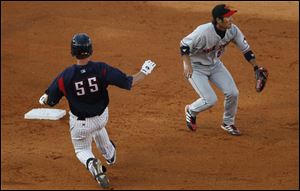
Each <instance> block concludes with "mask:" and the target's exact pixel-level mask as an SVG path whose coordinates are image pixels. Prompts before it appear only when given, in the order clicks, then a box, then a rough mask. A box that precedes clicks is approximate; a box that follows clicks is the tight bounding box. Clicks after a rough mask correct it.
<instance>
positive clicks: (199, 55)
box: [180, 23, 250, 65]
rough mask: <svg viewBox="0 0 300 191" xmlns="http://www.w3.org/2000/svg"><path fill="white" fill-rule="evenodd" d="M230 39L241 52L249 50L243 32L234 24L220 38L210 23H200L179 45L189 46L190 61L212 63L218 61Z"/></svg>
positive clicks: (203, 63) (204, 63)
mask: <svg viewBox="0 0 300 191" xmlns="http://www.w3.org/2000/svg"><path fill="white" fill-rule="evenodd" d="M231 41H232V42H234V43H235V44H236V45H237V47H238V48H239V49H240V50H241V51H242V52H243V53H246V52H247V51H248V50H250V46H249V44H248V43H247V41H246V40H245V37H244V35H243V33H242V32H241V31H240V29H239V28H238V27H237V26H236V25H234V24H232V25H231V27H230V28H229V29H227V30H226V33H225V36H224V38H222V39H221V37H220V36H219V35H218V34H217V32H216V31H215V29H214V25H213V24H212V23H206V24H203V25H200V26H198V27H197V28H196V29H195V30H194V31H193V32H192V33H191V34H189V35H188V36H186V37H185V38H183V39H182V41H181V42H180V46H188V47H189V49H190V55H189V56H190V58H191V62H192V63H197V62H200V63H201V64H202V65H214V64H215V63H217V62H219V61H220V57H221V55H222V54H223V53H224V51H225V47H226V46H227V45H228V44H229V43H230V42H231Z"/></svg>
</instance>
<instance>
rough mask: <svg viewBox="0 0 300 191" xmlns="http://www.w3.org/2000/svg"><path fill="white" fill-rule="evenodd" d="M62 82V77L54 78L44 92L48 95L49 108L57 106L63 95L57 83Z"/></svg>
mask: <svg viewBox="0 0 300 191" xmlns="http://www.w3.org/2000/svg"><path fill="white" fill-rule="evenodd" d="M62 80H63V78H62V75H61V74H60V75H59V76H58V77H56V78H55V79H54V80H53V81H52V83H51V85H50V86H49V87H48V89H47V90H46V91H45V93H46V94H47V95H48V100H47V104H48V105H50V106H54V105H56V104H58V102H59V100H60V99H61V98H62V96H63V95H64V94H63V92H62V91H61V90H60V88H59V83H61V81H62Z"/></svg>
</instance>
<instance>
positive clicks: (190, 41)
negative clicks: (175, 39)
mask: <svg viewBox="0 0 300 191" xmlns="http://www.w3.org/2000/svg"><path fill="white" fill-rule="evenodd" d="M180 46H188V47H189V49H190V52H191V53H193V51H194V50H196V49H197V50H199V49H202V48H203V47H204V46H205V40H204V36H203V35H202V31H201V29H200V28H199V27H198V28H197V29H195V30H194V31H193V32H192V33H191V34H189V35H188V36H186V37H184V38H183V39H182V40H181V42H180Z"/></svg>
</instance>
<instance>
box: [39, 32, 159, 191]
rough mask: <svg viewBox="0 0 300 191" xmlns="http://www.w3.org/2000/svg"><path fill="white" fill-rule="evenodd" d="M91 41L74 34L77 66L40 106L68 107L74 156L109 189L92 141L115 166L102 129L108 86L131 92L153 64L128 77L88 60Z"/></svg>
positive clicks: (57, 82)
mask: <svg viewBox="0 0 300 191" xmlns="http://www.w3.org/2000/svg"><path fill="white" fill-rule="evenodd" d="M92 53H93V48H92V41H91V39H90V37H89V36H88V35H87V34H85V33H78V34H75V35H74V36H73V38H72V41H71V54H72V56H73V57H76V59H77V64H74V65H72V66H70V67H68V68H66V69H65V70H64V71H63V72H62V73H61V74H59V75H58V76H57V78H55V79H54V81H53V82H52V84H51V85H50V86H49V88H48V89H47V90H46V91H45V94H44V95H42V96H41V98H40V100H39V102H40V104H45V105H49V106H54V105H56V104H57V103H58V102H59V100H60V99H61V98H62V96H65V97H66V99H67V100H68V103H69V107H70V112H69V114H70V120H69V123H70V134H71V138H72V143H73V146H74V149H75V153H76V156H77V158H78V159H79V160H80V162H81V163H82V164H83V165H85V167H86V168H87V169H88V170H89V171H90V172H91V174H92V175H93V176H94V178H95V179H96V181H97V182H98V184H100V186H101V187H103V188H108V187H109V180H108V178H107V174H106V168H105V166H104V165H103V164H102V163H101V161H100V160H99V159H96V158H95V156H94V154H93V153H92V139H94V141H95V143H96V145H97V148H98V149H99V150H100V151H101V153H102V155H103V157H104V158H105V159H106V162H107V164H108V165H112V164H114V163H115V162H116V147H115V145H114V143H113V142H112V141H111V140H110V139H109V136H108V134H107V131H106V129H105V126H106V123H107V121H108V103H109V96H108V91H107V87H108V85H115V86H118V87H119V88H123V89H127V90H130V89H131V88H132V86H134V85H135V84H137V82H139V81H141V80H142V79H144V77H145V76H147V75H148V74H150V73H151V71H152V70H153V69H154V67H155V65H156V64H155V63H154V62H152V61H151V60H147V61H145V63H144V64H143V65H142V68H141V71H140V72H138V73H136V74H134V75H132V76H128V75H126V74H124V73H123V72H122V71H120V70H119V69H117V68H114V67H112V66H110V65H108V64H106V63H104V62H95V61H92V60H91V59H90V56H91V55H92Z"/></svg>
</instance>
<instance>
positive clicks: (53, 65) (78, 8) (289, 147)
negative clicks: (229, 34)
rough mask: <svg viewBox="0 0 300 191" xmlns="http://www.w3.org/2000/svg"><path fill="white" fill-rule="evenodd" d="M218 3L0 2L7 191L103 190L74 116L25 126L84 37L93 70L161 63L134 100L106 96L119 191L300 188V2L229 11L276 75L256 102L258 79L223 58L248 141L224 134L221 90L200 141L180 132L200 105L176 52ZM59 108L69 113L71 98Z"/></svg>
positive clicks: (232, 53)
mask: <svg viewBox="0 0 300 191" xmlns="http://www.w3.org/2000/svg"><path fill="white" fill-rule="evenodd" d="M217 3H219V2H187V3H183V2H182V3H180V2H3V1H2V2H1V189H99V187H98V185H97V184H96V182H95V181H94V180H93V179H92V176H91V175H90V173H89V172H88V171H87V170H86V169H85V168H84V166H83V165H82V164H81V163H80V162H79V160H78V159H77V158H76V156H75V153H74V150H73V146H72V143H71V139H70V134H69V124H68V116H65V117H64V118H63V119H62V120H59V121H47V120H41V121H40V120H25V119H24V114H25V113H26V112H28V111H29V110H31V109H32V108H36V107H40V106H39V104H38V99H39V97H40V96H41V95H42V94H43V92H44V90H45V89H46V88H47V86H48V85H49V84H50V83H51V81H52V80H53V79H54V77H56V76H57V75H58V73H60V72H61V71H62V70H63V69H64V68H66V67H67V66H69V65H71V64H73V63H74V59H73V58H71V56H70V47H69V46H70V40H71V37H72V36H73V34H74V33H77V32H86V33H88V34H89V35H90V37H91V38H92V40H93V43H94V55H93V57H92V58H93V60H99V61H105V62H107V63H109V64H110V65H113V66H115V67H118V68H120V69H121V70H122V71H124V72H126V73H128V74H133V73H136V72H137V71H138V70H139V69H140V66H141V65H142V63H143V62H144V61H145V60H147V59H152V60H154V61H155V62H156V63H157V67H156V68H155V70H154V72H153V74H151V75H150V76H149V77H147V78H146V79H145V80H144V81H143V82H141V83H140V84H138V85H137V86H135V87H134V88H133V89H132V90H131V91H130V92H129V91H126V90H121V89H118V88H116V87H113V86H111V87H109V91H110V100H111V102H110V105H109V109H110V118H109V122H108V125H107V130H108V133H109V135H110V138H111V139H113V140H114V142H115V143H116V145H117V164H116V165H115V166H113V167H108V175H109V178H110V181H111V184H112V188H114V189H274V190H275V189H299V118H298V115H299V87H298V85H299V56H298V52H299V30H298V27H299V20H298V17H299V3H298V2H268V3H266V2H256V3H252V2H231V5H232V6H233V7H234V8H236V9H238V13H237V14H236V15H234V22H235V23H236V24H237V26H239V28H240V29H241V30H242V32H243V33H244V34H245V36H246V37H247V41H248V42H249V44H250V45H251V47H252V49H253V51H254V52H255V53H256V57H257V62H258V64H259V65H262V66H264V67H266V68H267V69H268V70H269V73H270V75H269V81H268V84H267V87H266V89H265V90H264V92H262V93H261V94H258V93H256V91H255V89H254V72H253V69H252V68H251V66H250V64H248V63H247V62H246V61H245V59H244V57H243V55H242V54H241V52H240V51H239V50H238V48H237V47H235V46H234V45H233V44H231V45H230V46H229V47H228V48H227V51H226V53H225V55H224V56H223V58H222V60H223V62H224V64H225V66H226V67H227V68H228V70H229V71H230V72H231V74H232V76H233V78H234V79H235V82H236V84H237V86H238V88H239V92H240V94H239V106H238V113H237V116H236V125H237V126H238V127H239V128H240V130H241V132H242V133H243V135H242V136H240V137H233V136H230V135H228V134H226V132H224V131H223V130H222V129H221V128H220V124H221V122H222V115H223V110H224V109H223V100H224V96H223V95H222V93H221V91H220V90H218V89H216V88H215V86H213V88H214V89H215V90H216V94H217V96H218V102H217V104H216V105H215V106H214V107H213V108H211V109H209V110H208V111H205V112H203V113H201V114H200V115H199V116H198V118H197V122H198V123H197V126H198V129H197V131H196V132H190V131H189V130H188V129H187V128H186V126H185V114H184V106H185V105H186V104H189V103H192V102H193V101H194V100H196V99H197V98H198V96H197V94H196V93H195V91H194V90H193V89H192V87H191V86H190V84H189V83H188V82H187V81H186V80H185V78H184V76H183V67H182V63H181V58H180V54H179V42H180V40H181V39H182V38H183V37H185V36H186V35H187V34H189V33H190V32H192V30H193V29H195V28H196V27H197V26H198V25H200V24H202V23H206V22H209V21H210V10H211V9H212V7H213V6H214V5H215V4H217ZM55 108H59V109H67V110H68V109H69V108H68V105H67V102H66V99H65V98H63V99H62V100H61V101H60V104H59V105H57V106H56V107H55ZM93 146H94V148H93V149H94V151H95V152H94V153H95V154H96V156H97V157H99V158H100V159H101V160H102V161H104V159H103V158H102V156H101V155H100V153H99V152H97V151H96V149H95V145H93ZM100 189H101V188H100Z"/></svg>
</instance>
